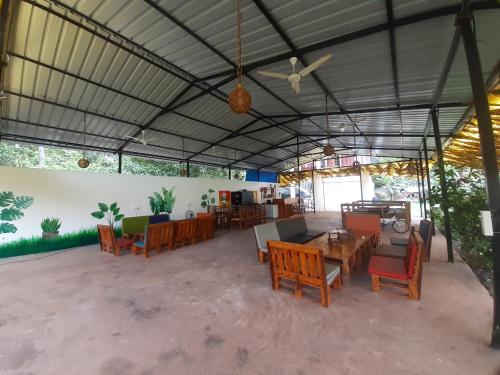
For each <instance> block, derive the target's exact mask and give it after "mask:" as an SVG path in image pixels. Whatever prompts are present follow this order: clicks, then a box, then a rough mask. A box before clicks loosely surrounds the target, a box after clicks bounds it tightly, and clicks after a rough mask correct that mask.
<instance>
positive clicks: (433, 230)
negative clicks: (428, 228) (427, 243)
mask: <svg viewBox="0 0 500 375" xmlns="http://www.w3.org/2000/svg"><path fill="white" fill-rule="evenodd" d="M422 143H423V146H424V159H425V175H426V176H427V193H428V195H429V214H430V219H431V221H432V235H433V236H434V235H435V234H436V228H435V227H434V212H432V203H431V202H432V188H431V171H430V168H429V155H428V154H427V137H424V139H423V142H422Z"/></svg>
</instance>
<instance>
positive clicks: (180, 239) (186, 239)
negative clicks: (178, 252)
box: [173, 219, 198, 249]
mask: <svg viewBox="0 0 500 375" xmlns="http://www.w3.org/2000/svg"><path fill="white" fill-rule="evenodd" d="M197 224H198V222H197V221H196V219H185V220H177V221H175V239H174V246H173V247H174V249H175V248H177V246H183V245H184V246H185V245H186V244H187V243H190V244H192V245H194V244H195V243H196V234H197V233H196V230H197Z"/></svg>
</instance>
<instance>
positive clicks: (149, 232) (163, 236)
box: [132, 221, 175, 258]
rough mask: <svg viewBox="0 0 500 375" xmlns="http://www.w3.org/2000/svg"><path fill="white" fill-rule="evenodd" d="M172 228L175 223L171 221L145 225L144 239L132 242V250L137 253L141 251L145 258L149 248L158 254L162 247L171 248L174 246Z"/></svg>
mask: <svg viewBox="0 0 500 375" xmlns="http://www.w3.org/2000/svg"><path fill="white" fill-rule="evenodd" d="M174 229H175V224H174V222H172V221H169V222H166V223H159V224H149V225H147V226H146V229H145V231H144V241H136V242H134V244H133V245H132V252H133V253H134V255H137V253H138V252H141V251H142V252H143V253H144V257H145V258H147V257H148V256H149V252H150V251H151V250H156V252H157V253H158V254H159V253H160V252H161V249H162V248H163V247H168V248H169V249H172V248H173V246H174V242H173V238H174Z"/></svg>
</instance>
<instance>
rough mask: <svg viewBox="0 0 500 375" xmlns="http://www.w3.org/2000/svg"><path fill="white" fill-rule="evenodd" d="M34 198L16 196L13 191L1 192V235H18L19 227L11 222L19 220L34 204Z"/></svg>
mask: <svg viewBox="0 0 500 375" xmlns="http://www.w3.org/2000/svg"><path fill="white" fill-rule="evenodd" d="M33 201H34V199H33V197H28V196H25V195H21V196H15V195H14V193H13V192H12V191H2V192H0V209H1V210H0V233H16V232H17V227H16V226H15V225H14V224H12V223H10V221H14V220H19V219H21V218H22V217H23V216H24V213H23V212H22V210H25V209H26V208H28V207H29V206H31V205H32V204H33Z"/></svg>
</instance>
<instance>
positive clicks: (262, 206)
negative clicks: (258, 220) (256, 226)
mask: <svg viewBox="0 0 500 375" xmlns="http://www.w3.org/2000/svg"><path fill="white" fill-rule="evenodd" d="M260 216H261V217H264V216H266V205H265V204H261V205H260Z"/></svg>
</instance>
